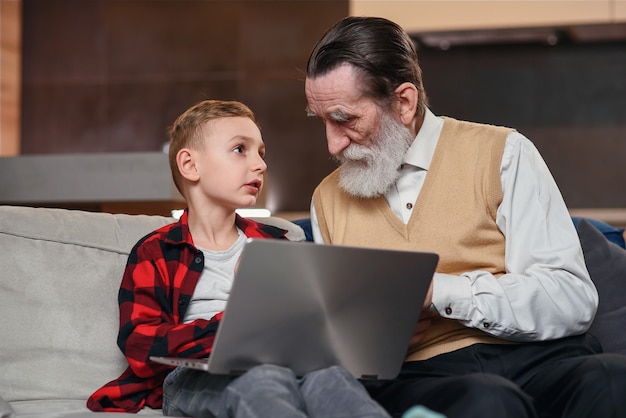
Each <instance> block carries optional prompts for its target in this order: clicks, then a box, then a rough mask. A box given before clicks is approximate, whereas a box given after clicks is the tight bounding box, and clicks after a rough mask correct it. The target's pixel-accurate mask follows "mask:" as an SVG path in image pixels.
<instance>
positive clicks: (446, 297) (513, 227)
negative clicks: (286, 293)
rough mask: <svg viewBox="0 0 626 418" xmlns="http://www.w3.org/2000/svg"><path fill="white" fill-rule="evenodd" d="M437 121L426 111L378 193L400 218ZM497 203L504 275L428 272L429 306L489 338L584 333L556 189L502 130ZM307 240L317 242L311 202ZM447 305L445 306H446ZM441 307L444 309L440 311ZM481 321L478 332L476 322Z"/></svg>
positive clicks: (581, 280) (419, 179)
mask: <svg viewBox="0 0 626 418" xmlns="http://www.w3.org/2000/svg"><path fill="white" fill-rule="evenodd" d="M442 126H443V119H442V118H440V117H437V116H435V115H434V114H433V113H432V112H431V111H430V110H427V112H426V116H425V118H424V123H423V124H422V127H421V129H420V131H419V132H418V134H417V136H416V138H415V141H414V142H413V144H412V145H411V147H410V148H409V150H408V152H407V154H406V156H405V158H404V164H403V166H402V168H401V175H400V178H399V179H398V181H397V183H396V187H392V188H391V189H390V190H389V192H388V193H387V194H386V195H385V197H386V199H387V202H388V203H389V206H390V207H391V209H392V210H393V211H394V213H395V214H396V215H397V216H398V218H400V219H402V220H403V221H404V222H405V223H406V222H408V220H409V218H410V216H411V212H412V210H413V206H414V203H415V201H416V200H417V197H418V195H419V192H420V190H421V187H422V185H423V183H424V179H425V177H426V173H427V172H428V168H429V165H430V162H431V160H432V156H433V154H434V151H435V147H436V146H437V142H438V140H439V135H440V133H441V128H442ZM500 174H501V180H502V192H503V200H502V203H501V204H500V207H499V208H498V212H497V215H496V223H497V225H498V228H499V229H500V230H501V231H502V233H503V234H504V236H505V237H506V250H505V267H506V274H504V275H503V276H501V277H500V278H499V279H498V278H496V277H495V276H493V275H492V274H491V273H488V272H485V271H469V272H466V273H464V274H462V275H461V276H453V275H448V274H442V273H435V276H434V277H433V299H432V302H433V306H434V308H435V309H436V310H437V311H438V312H439V314H440V315H442V316H444V317H447V318H452V319H457V320H459V321H460V322H461V323H463V324H464V325H466V326H468V327H472V328H479V329H482V330H484V331H486V332H488V333H490V334H491V335H494V336H496V337H501V338H505V339H510V340H516V341H536V340H548V339H554V338H560V337H564V336H568V335H574V334H580V333H582V332H584V331H586V330H587V328H588V327H589V325H590V324H591V321H592V320H593V317H594V315H595V312H596V309H597V305H598V293H597V291H596V288H595V286H594V285H593V283H592V281H591V279H590V277H589V273H588V271H587V268H586V266H585V262H584V258H583V254H582V249H581V246H580V241H579V239H578V235H577V233H576V229H575V227H574V224H573V222H572V220H571V218H570V215H569V212H568V210H567V207H566V206H565V203H564V201H563V198H562V196H561V193H560V191H559V189H558V187H557V185H556V183H555V181H554V179H553V177H552V175H551V173H550V171H549V170H548V167H547V166H546V164H545V162H544V161H543V158H542V157H541V155H540V154H539V152H538V151H537V149H536V148H535V146H534V145H533V144H532V142H531V141H530V140H528V139H527V138H526V137H524V136H523V135H521V134H520V133H518V132H516V131H513V132H511V134H509V136H508V138H507V141H506V144H505V148H504V153H503V157H502V165H501V168H500ZM311 224H312V229H313V238H314V240H315V242H318V243H321V242H323V238H322V236H321V233H320V229H319V224H318V222H317V218H316V216H315V208H314V205H313V203H312V204H311ZM447 308H450V309H447ZM446 311H447V312H448V313H446ZM485 323H489V324H490V325H489V328H488V329H486V328H485V327H483V326H482V324H485Z"/></svg>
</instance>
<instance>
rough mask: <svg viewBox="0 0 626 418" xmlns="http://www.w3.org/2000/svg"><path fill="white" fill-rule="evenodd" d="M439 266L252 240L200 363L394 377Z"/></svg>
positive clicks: (429, 259) (369, 252)
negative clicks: (210, 348) (340, 369)
mask: <svg viewBox="0 0 626 418" xmlns="http://www.w3.org/2000/svg"><path fill="white" fill-rule="evenodd" d="M437 262H438V256H437V255H436V254H433V253H418V252H409V251H393V250H380V249H371V248H362V247H347V246H337V245H321V244H314V243H310V242H289V241H283V240H271V239H261V240H255V239H250V240H249V241H248V242H247V244H246V246H245V248H244V250H243V253H242V256H241V260H240V264H239V267H238V270H237V272H236V275H235V280H234V283H233V287H232V290H231V295H230V297H229V301H228V304H227V306H226V310H225V312H224V316H223V318H222V321H221V323H220V326H219V328H218V333H217V337H216V340H215V344H214V348H213V351H212V354H211V356H210V358H209V361H208V366H205V365H202V366H201V367H207V368H208V371H209V372H211V373H216V374H240V373H243V372H245V371H246V370H248V369H249V368H251V367H253V366H255V365H258V364H262V363H273V364H278V365H283V366H286V367H289V368H291V369H293V370H294V372H295V373H296V374H297V375H299V376H301V375H304V374H306V373H307V372H309V371H312V370H316V369H319V368H324V367H329V366H331V365H335V364H340V365H343V366H344V367H345V368H347V369H348V370H349V371H350V372H351V373H352V374H353V375H354V376H356V377H358V378H379V379H387V378H393V377H395V376H396V375H397V374H398V372H399V370H400V367H401V365H402V362H403V360H404V357H405V355H406V350H407V347H408V343H409V340H410V337H411V335H412V333H413V330H414V329H415V325H416V323H417V320H418V318H419V315H420V312H421V309H422V305H423V301H424V298H425V296H426V292H427V290H428V287H429V284H430V281H431V279H432V276H433V273H434V271H435V267H436V265H437ZM205 363H206V361H205Z"/></svg>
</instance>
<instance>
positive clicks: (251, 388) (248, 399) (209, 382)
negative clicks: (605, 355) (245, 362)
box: [163, 364, 389, 418]
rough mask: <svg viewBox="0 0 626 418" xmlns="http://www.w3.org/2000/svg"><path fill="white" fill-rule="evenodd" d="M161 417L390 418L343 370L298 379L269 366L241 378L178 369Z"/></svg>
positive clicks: (168, 382)
mask: <svg viewBox="0 0 626 418" xmlns="http://www.w3.org/2000/svg"><path fill="white" fill-rule="evenodd" d="M163 414H164V415H169V416H191V417H197V418H213V417H218V418H227V417H229V418H252V417H262V418H267V417H281V418H289V417H313V418H315V417H320V418H348V417H354V418H357V417H358V418H369V417H385V418H388V417H389V414H387V412H385V410H384V409H383V408H382V407H381V406H380V405H378V403H376V402H375V401H374V400H372V399H371V398H370V396H369V395H368V393H367V392H366V391H365V389H364V388H363V386H362V385H361V383H360V382H359V381H358V380H357V379H355V378H354V377H353V376H352V375H351V374H350V373H349V372H348V371H346V370H345V369H343V368H342V367H338V366H334V367H330V368H327V369H322V370H317V371H314V372H311V373H309V374H307V375H306V376H304V377H302V378H297V377H296V376H295V375H294V374H293V372H292V371H291V370H290V369H287V368H285V367H280V366H274V365H269V364H267V365H262V366H257V367H255V368H253V369H251V370H250V371H248V372H247V373H245V374H244V375H242V376H239V377H230V376H221V375H212V374H209V373H206V372H204V371H199V370H192V369H187V368H177V369H174V370H173V371H172V372H171V373H170V374H169V375H168V376H167V378H166V379H165V382H164V384H163Z"/></svg>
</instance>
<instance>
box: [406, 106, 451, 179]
mask: <svg viewBox="0 0 626 418" xmlns="http://www.w3.org/2000/svg"><path fill="white" fill-rule="evenodd" d="M442 127H443V119H442V118H440V117H437V116H435V115H434V114H433V113H432V112H431V111H430V109H426V113H425V115H424V122H423V123H422V126H421V128H420V130H419V132H418V133H417V136H416V137H415V139H414V140H413V143H412V144H411V146H410V147H409V149H408V151H407V152H406V154H405V155H404V159H403V160H402V162H403V163H404V164H409V165H412V166H415V167H418V168H421V169H423V170H428V168H429V167H430V162H431V160H432V159H433V154H434V153H435V147H437V142H438V141H439V134H441V128H442Z"/></svg>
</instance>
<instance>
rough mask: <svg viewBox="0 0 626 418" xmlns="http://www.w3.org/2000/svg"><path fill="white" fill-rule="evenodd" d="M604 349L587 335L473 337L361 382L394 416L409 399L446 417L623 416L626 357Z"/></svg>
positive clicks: (621, 417) (625, 412) (625, 411)
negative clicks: (507, 339) (514, 339)
mask: <svg viewBox="0 0 626 418" xmlns="http://www.w3.org/2000/svg"><path fill="white" fill-rule="evenodd" d="M601 351H602V350H601V348H600V345H599V344H598V342H597V340H596V339H595V338H593V337H592V336H590V335H584V336H576V337H569V338H564V339H560V340H555V341H548V342H539V343H530V344H528V343H525V344H505V345H501V344H476V345H473V346H470V347H467V348H464V349H461V350H457V351H454V352H451V353H447V354H442V355H440V356H436V357H434V358H431V359H428V360H424V361H413V362H406V363H405V364H404V365H403V367H402V371H401V372H400V375H399V376H398V377H397V378H396V379H394V380H388V381H365V382H364V385H365V387H366V388H367V390H368V391H369V393H370V395H371V396H372V397H373V398H374V399H375V400H377V401H378V402H379V403H380V404H381V405H382V406H384V407H385V408H386V409H387V410H388V411H389V412H390V413H391V415H392V416H394V417H400V416H401V415H402V413H403V412H404V411H406V410H407V409H409V408H410V407H411V406H414V405H424V406H426V407H428V408H430V409H432V410H433V411H437V412H440V413H442V414H444V415H446V416H447V417H448V418H456V417H460V418H461V417H462V418H471V417H481V418H488V417H494V418H516V417H546V418H547V417H564V418H577V417H594V418H595V417H602V418H612V417H615V418H623V417H626V356H624V355H619V354H609V353H604V354H602V353H601Z"/></svg>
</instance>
